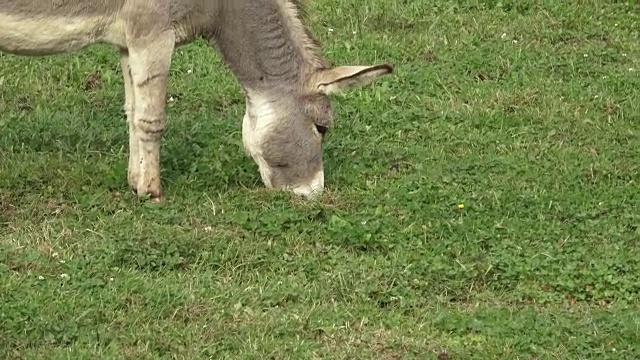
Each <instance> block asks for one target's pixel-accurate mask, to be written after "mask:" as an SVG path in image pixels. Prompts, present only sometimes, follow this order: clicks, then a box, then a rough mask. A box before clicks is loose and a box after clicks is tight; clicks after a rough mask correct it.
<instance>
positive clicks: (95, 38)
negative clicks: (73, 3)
mask: <svg viewBox="0 0 640 360" xmlns="http://www.w3.org/2000/svg"><path fill="white" fill-rule="evenodd" d="M117 25H118V24H117V22H116V21H113V20H111V19H109V18H104V17H99V16H87V17H60V16H52V17H41V18H37V19H29V18H26V17H20V16H16V15H9V14H3V13H2V12H1V11H0V51H5V52H9V53H15V54H21V55H47V54H54V53H61V52H68V51H73V50H77V49H81V48H83V47H86V46H88V45H91V44H93V43H96V42H100V41H105V42H110V43H114V44H120V43H122V44H124V33H122V31H121V30H120V29H119V26H117Z"/></svg>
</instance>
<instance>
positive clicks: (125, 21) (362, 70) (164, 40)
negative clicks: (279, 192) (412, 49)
mask: <svg viewBox="0 0 640 360" xmlns="http://www.w3.org/2000/svg"><path fill="white" fill-rule="evenodd" d="M301 11H302V9H301V6H300V3H299V2H293V0H0V51H4V52H9V53H13V54H18V55H51V54H56V53H60V52H69V51H75V50H80V49H82V48H84V47H86V46H89V45H91V44H94V43H98V42H104V43H109V44H112V45H114V46H116V47H117V48H119V49H120V54H121V63H122V67H123V72H124V74H123V75H124V78H125V110H126V112H127V120H128V122H129V136H130V141H129V147H130V156H129V184H130V185H131V187H132V188H133V189H134V190H135V191H136V192H137V193H138V194H140V195H150V196H151V197H152V198H154V199H159V198H160V197H161V195H162V187H161V183H160V176H159V174H160V169H159V156H160V155H159V154H160V139H161V137H162V134H163V133H164V129H165V120H164V119H165V103H164V99H165V95H166V82H167V77H168V70H169V66H170V62H171V54H172V52H173V49H174V47H175V46H179V45H181V44H185V43H188V42H190V41H192V40H194V39H196V38H199V37H205V38H207V39H208V40H209V41H210V43H211V44H212V46H214V47H215V48H216V49H217V50H218V51H219V53H220V54H221V56H222V57H223V59H224V60H225V62H226V64H227V65H228V66H229V68H230V69H231V70H232V72H233V73H234V75H235V76H236V78H237V79H238V81H239V82H240V84H241V85H242V87H243V89H244V91H245V93H246V98H247V111H246V114H245V118H244V120H243V142H244V144H245V148H246V150H247V153H248V154H249V155H250V156H251V157H252V158H253V159H254V160H255V161H256V163H257V164H258V167H259V170H260V173H261V175H262V179H263V181H264V183H265V185H266V186H267V187H270V188H290V189H292V190H293V191H294V192H296V193H298V194H300V195H304V196H307V197H312V196H314V195H317V194H318V193H319V192H321V191H322V189H323V186H324V177H323V176H324V173H323V164H322V141H323V138H324V137H323V136H322V134H320V133H319V130H322V131H324V129H325V128H330V127H331V125H332V122H333V119H332V116H331V104H330V101H329V98H328V95H329V94H330V93H331V92H333V91H339V90H341V89H343V88H346V87H348V86H350V85H364V84H367V83H369V82H371V81H373V80H375V78H377V77H379V76H382V75H385V74H388V73H391V72H392V68H391V67H390V66H389V65H378V66H369V67H355V66H344V67H337V68H334V67H331V66H329V65H328V63H327V62H326V61H325V60H324V59H323V58H322V56H321V55H320V52H319V48H318V44H317V42H316V41H315V40H314V39H313V38H312V37H311V35H310V33H309V31H308V29H307V28H306V27H304V25H303V24H302V20H301V16H300V14H301ZM0 90H1V89H0Z"/></svg>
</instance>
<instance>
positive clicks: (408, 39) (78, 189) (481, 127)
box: [0, 0, 640, 360]
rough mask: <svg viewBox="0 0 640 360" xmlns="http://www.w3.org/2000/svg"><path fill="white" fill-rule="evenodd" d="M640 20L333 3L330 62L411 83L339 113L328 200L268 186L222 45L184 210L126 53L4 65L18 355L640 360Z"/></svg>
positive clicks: (556, 11)
mask: <svg viewBox="0 0 640 360" xmlns="http://www.w3.org/2000/svg"><path fill="white" fill-rule="evenodd" d="M638 6H639V5H638V3H637V2H635V1H612V0H608V1H607V0H602V1H577V0H570V1H559V0H546V1H542V0H521V1H515V0H503V1H493V0H491V1H477V0H476V1H452V0H434V1H426V0H425V1H418V0H413V1H411V0H395V1H391V0H370V1H364V0H314V1H313V2H312V4H311V6H310V9H309V12H310V17H309V20H308V22H307V23H308V24H309V25H310V27H311V28H312V29H313V32H314V33H315V34H317V36H318V37H319V38H320V40H321V41H322V43H323V45H324V47H323V50H324V54H325V55H326V56H327V58H329V59H330V60H331V61H332V62H333V63H336V64H373V63H380V62H390V63H392V64H393V65H394V66H395V69H396V72H395V74H394V75H393V76H392V77H387V78H385V79H384V80H383V81H380V82H378V83H376V84H375V85H373V86H370V87H367V88H364V89H361V90H359V89H357V90H354V91H351V92H349V93H347V96H344V97H335V98H334V108H335V114H334V115H335V120H336V127H335V130H334V131H333V132H332V133H331V135H330V136H329V137H328V139H327V142H326V146H325V152H324V154H325V156H324V158H325V167H326V179H325V182H326V185H327V190H326V192H325V194H323V195H322V196H321V197H320V198H318V199H317V200H315V201H313V202H304V201H302V200H299V199H296V198H295V197H294V196H290V195H289V194H287V193H283V192H272V191H267V190H265V189H264V188H263V185H262V183H261V181H260V177H259V174H258V170H257V167H256V166H255V165H254V163H253V161H252V160H251V159H249V158H247V157H246V156H245V155H244V151H243V149H242V139H241V121H242V115H243V114H244V97H243V95H242V93H241V91H240V87H239V86H238V84H237V83H236V82H235V80H234V78H233V77H232V76H231V74H230V73H229V71H228V70H227V69H226V68H224V67H223V66H222V63H221V61H220V59H219V58H218V57H217V55H216V54H215V53H214V52H212V51H211V50H210V49H209V48H208V47H207V45H206V44H205V43H204V42H197V43H194V44H191V45H189V46H186V47H183V48H180V49H179V50H177V51H176V54H175V58H174V63H173V67H172V74H171V76H172V79H171V84H170V93H171V96H172V98H173V101H172V102H170V103H169V107H168V122H169V128H168V131H167V134H166V137H165V141H164V145H163V164H162V166H163V181H164V186H165V191H166V201H165V203H164V204H161V205H157V204H152V203H148V202H145V201H143V200H140V199H138V198H137V197H136V196H135V195H133V194H131V193H130V191H129V189H128V185H127V180H126V177H127V176H126V164H127V148H126V146H127V133H126V126H125V120H124V115H123V111H122V102H123V97H124V95H123V86H122V79H121V75H120V69H119V63H118V58H117V53H116V51H115V50H114V49H112V48H108V47H104V46H95V47H92V48H90V49H88V50H86V51H82V52H80V53H76V54H70V55H61V56H55V57H48V58H24V57H15V56H8V55H6V54H5V55H0V358H1V359H29V360H31V359H157V358H174V359H200V358H214V359H223V358H228V359H370V358H377V359H440V360H444V359H527V360H529V359H634V358H635V359H637V358H639V356H640V355H639V354H640V300H639V292H640V228H639V225H640V76H639V75H640V10H639V7H638ZM462 204H464V206H462Z"/></svg>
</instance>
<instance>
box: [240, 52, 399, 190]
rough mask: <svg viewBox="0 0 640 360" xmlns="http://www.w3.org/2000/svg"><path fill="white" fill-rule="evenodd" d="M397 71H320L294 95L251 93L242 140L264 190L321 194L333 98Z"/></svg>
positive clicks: (285, 91) (287, 90)
mask: <svg viewBox="0 0 640 360" xmlns="http://www.w3.org/2000/svg"><path fill="white" fill-rule="evenodd" d="M392 71H393V69H392V67H391V66H389V65H376V66H341V67H334V68H329V69H318V70H315V71H314V72H312V73H311V74H310V75H309V76H307V77H306V80H305V81H304V82H303V84H301V86H299V87H296V88H294V89H291V88H290V87H289V88H282V89H271V90H270V91H268V92H252V91H247V109H246V113H245V116H244V121H243V125H242V138H243V143H244V147H245V150H246V151H247V153H248V155H249V156H251V157H252V158H253V160H254V161H255V162H256V163H257V164H258V167H259V169H260V175H261V177H262V181H263V182H264V184H265V186H266V187H267V188H274V189H282V188H285V189H290V190H292V191H293V192H294V193H296V194H298V195H301V196H303V197H306V198H312V197H314V196H316V195H318V194H320V193H321V192H322V191H323V189H324V166H323V162H322V142H323V139H324V135H325V134H326V133H327V132H328V131H329V130H330V129H331V127H332V125H333V115H332V108H331V102H330V99H329V95H330V94H332V93H334V92H339V91H341V90H344V89H346V88H348V87H350V86H353V85H357V86H363V85H366V84H369V83H370V82H372V81H374V80H375V79H377V78H379V77H380V76H383V75H385V74H389V73H391V72H392Z"/></svg>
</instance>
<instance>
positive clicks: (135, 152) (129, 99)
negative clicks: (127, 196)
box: [120, 49, 140, 191]
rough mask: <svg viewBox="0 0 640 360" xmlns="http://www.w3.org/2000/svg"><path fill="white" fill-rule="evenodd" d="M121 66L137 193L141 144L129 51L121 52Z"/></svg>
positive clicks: (131, 178)
mask: <svg viewBox="0 0 640 360" xmlns="http://www.w3.org/2000/svg"><path fill="white" fill-rule="evenodd" d="M120 65H121V68H122V76H123V78H124V98H125V99H124V112H125V113H126V115H127V125H128V127H129V166H128V168H127V169H128V170H127V172H128V179H129V186H130V187H131V189H133V190H134V191H137V190H138V177H139V175H140V142H139V139H138V136H137V133H136V131H135V126H134V113H135V97H134V95H133V81H132V80H131V68H130V67H129V52H128V51H127V50H124V49H122V50H120Z"/></svg>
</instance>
